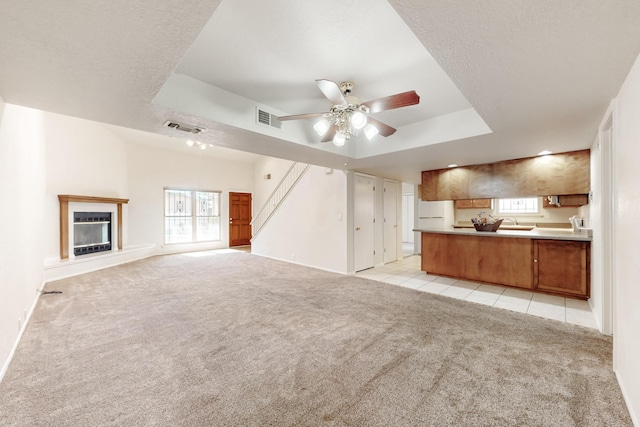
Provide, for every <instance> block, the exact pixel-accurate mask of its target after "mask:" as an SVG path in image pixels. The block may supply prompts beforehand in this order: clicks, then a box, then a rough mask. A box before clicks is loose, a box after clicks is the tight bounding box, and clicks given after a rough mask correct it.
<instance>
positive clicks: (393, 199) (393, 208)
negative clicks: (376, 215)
mask: <svg viewBox="0 0 640 427" xmlns="http://www.w3.org/2000/svg"><path fill="white" fill-rule="evenodd" d="M383 194H384V197H383V199H382V207H383V210H384V241H383V243H384V262H385V264H386V263H388V262H393V261H397V260H398V183H397V182H396V181H391V180H389V179H385V180H384V193H383Z"/></svg>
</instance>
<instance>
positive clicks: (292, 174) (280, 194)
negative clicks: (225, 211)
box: [251, 162, 309, 240]
mask: <svg viewBox="0 0 640 427" xmlns="http://www.w3.org/2000/svg"><path fill="white" fill-rule="evenodd" d="M307 169H309V165H308V164H306V163H298V162H295V163H294V164H292V165H291V167H290V168H289V170H288V171H287V173H286V174H285V175H284V178H282V181H280V183H279V184H278V186H277V187H276V188H275V190H273V193H271V196H269V198H268V199H267V202H266V203H265V205H264V206H263V207H262V209H261V210H260V212H259V213H258V214H257V215H255V216H254V217H253V220H252V221H251V227H252V230H251V231H252V236H253V237H252V240H253V239H255V238H256V236H257V235H258V233H259V232H260V230H262V227H264V225H265V224H266V223H267V221H268V220H269V218H271V215H273V213H274V212H275V211H276V210H277V209H278V207H279V206H280V204H281V203H282V202H283V201H284V199H285V198H286V197H287V195H288V194H289V192H290V191H291V189H292V188H293V187H295V185H296V183H297V182H298V181H299V180H300V178H301V177H302V175H304V173H305V172H306V171H307Z"/></svg>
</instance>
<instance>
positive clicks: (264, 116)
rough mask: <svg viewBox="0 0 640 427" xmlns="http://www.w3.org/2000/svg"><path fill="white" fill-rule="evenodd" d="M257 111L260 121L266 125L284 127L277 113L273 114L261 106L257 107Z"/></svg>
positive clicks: (277, 127)
mask: <svg viewBox="0 0 640 427" xmlns="http://www.w3.org/2000/svg"><path fill="white" fill-rule="evenodd" d="M256 113H257V117H256V119H257V121H258V123H260V124H262V125H266V126H271V127H274V128H276V129H280V128H281V127H282V122H281V121H280V120H278V116H276V115H275V114H271V113H269V112H267V111H264V110H261V109H260V108H256Z"/></svg>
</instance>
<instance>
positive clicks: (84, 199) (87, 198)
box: [58, 194, 129, 205]
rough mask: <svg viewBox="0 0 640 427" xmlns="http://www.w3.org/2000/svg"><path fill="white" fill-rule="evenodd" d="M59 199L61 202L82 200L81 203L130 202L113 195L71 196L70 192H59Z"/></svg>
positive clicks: (119, 203)
mask: <svg viewBox="0 0 640 427" xmlns="http://www.w3.org/2000/svg"><path fill="white" fill-rule="evenodd" d="M58 200H59V201H60V202H67V203H68V202H80V203H112V204H115V205H121V204H123V203H129V199H116V198H113V197H95V196H71V195H69V194H59V195H58Z"/></svg>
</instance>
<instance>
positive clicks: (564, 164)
mask: <svg viewBox="0 0 640 427" xmlns="http://www.w3.org/2000/svg"><path fill="white" fill-rule="evenodd" d="M590 166H591V163H590V151H589V150H580V151H572V152H568V153H560V154H551V155H548V156H537V157H528V158H525V159H515V160H507V161H502V162H497V163H488V164H481V165H470V166H462V167H456V168H446V169H437V170H430V171H423V172H422V200H459V199H486V198H490V199H495V198H511V197H534V196H546V195H549V194H553V195H566V194H588V193H589V191H590V187H591V183H590Z"/></svg>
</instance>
